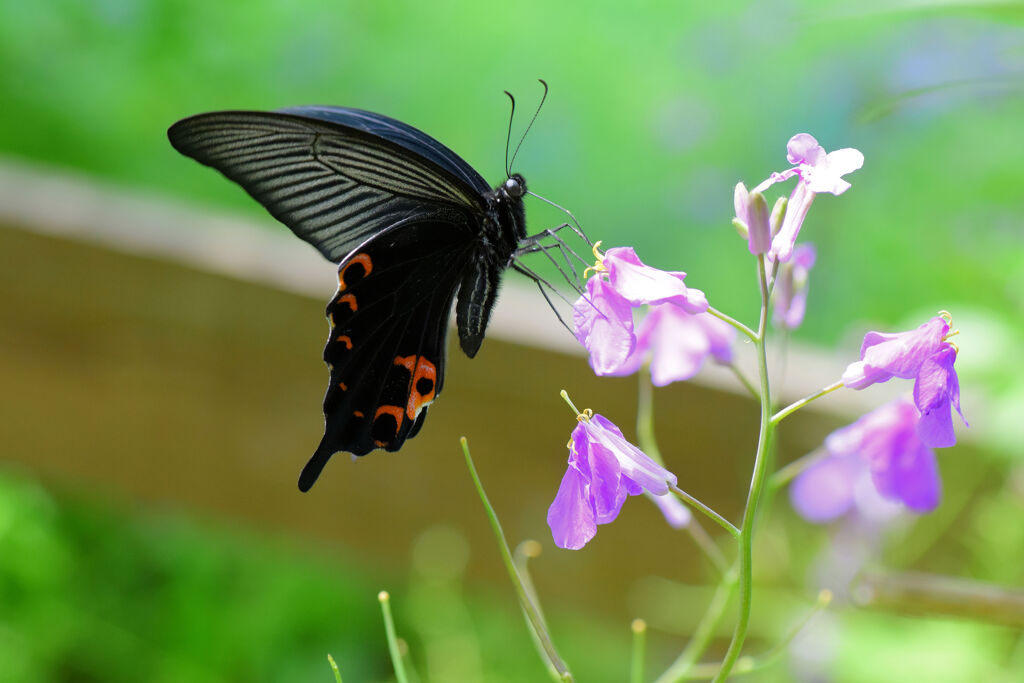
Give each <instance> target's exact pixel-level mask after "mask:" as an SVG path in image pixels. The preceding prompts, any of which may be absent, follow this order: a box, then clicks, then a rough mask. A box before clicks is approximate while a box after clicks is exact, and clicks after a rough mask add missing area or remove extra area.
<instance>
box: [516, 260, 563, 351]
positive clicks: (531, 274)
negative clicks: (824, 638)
mask: <svg viewBox="0 0 1024 683" xmlns="http://www.w3.org/2000/svg"><path fill="white" fill-rule="evenodd" d="M512 269H513V270H515V271H516V272H517V273H522V274H523V275H525V276H526V277H528V278H530V279H531V280H533V281H534V282H535V283H537V288H538V289H539V290H540V293H541V295H543V297H544V300H545V301H547V302H548V306H549V307H550V308H551V310H552V311H554V314H555V317H556V318H558V322H560V323H562V327H564V328H565V329H567V330H569V332H572V333H573V334H575V332H574V331H573V328H571V327H569V325H568V323H566V322H565V320H564V319H563V318H562V314H561V313H559V312H558V309H557V308H556V307H555V303H554V302H553V301H552V300H551V297H549V296H548V293H547V292H546V291H544V287H545V286H546V287H548V289H550V290H551V291H552V292H554V293H555V294H557V295H558V298H560V299H561V300H562V301H564V302H565V303H567V304H569V305H570V306H571V305H572V302H571V301H569V300H568V299H566V298H565V297H564V296H562V294H561V292H559V291H558V289H557V288H556V287H555V286H554V285H552V284H551V283H550V282H548V281H547V280H545V279H544V278H542V277H541V276H540V275H538V274H537V273H535V272H533V271H532V270H530V269H529V268H527V267H526V266H524V265H521V264H520V263H513V264H512Z"/></svg>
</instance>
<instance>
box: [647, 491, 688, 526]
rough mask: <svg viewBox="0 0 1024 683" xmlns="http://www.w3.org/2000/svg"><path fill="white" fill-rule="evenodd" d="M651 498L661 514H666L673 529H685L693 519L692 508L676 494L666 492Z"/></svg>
mask: <svg viewBox="0 0 1024 683" xmlns="http://www.w3.org/2000/svg"><path fill="white" fill-rule="evenodd" d="M650 498H651V500H653V501H654V504H655V505H657V506H658V509H659V510H661V514H662V515H664V516H665V521H666V522H668V525H669V526H670V527H672V528H673V529H683V528H685V527H686V526H687V525H688V524H689V523H690V520H692V519H693V513H692V512H690V508H688V507H686V506H685V505H684V504H683V501H681V500H679V499H678V498H676V497H675V496H672V495H669V494H665V495H664V496H651V497H650Z"/></svg>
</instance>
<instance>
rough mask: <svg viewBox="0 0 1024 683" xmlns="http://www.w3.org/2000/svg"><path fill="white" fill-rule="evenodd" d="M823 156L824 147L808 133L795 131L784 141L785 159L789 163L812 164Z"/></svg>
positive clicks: (819, 160) (822, 158)
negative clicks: (795, 132) (794, 133)
mask: <svg viewBox="0 0 1024 683" xmlns="http://www.w3.org/2000/svg"><path fill="white" fill-rule="evenodd" d="M825 156H826V155H825V149H824V148H823V147H822V146H821V145H819V144H818V141H817V140H815V139H814V136H813V135H810V134H809V133H797V134H796V135H794V136H793V137H791V138H790V139H789V142H787V143H786V160H787V161H789V163H791V164H798V165H802V164H807V165H809V166H814V165H815V164H818V163H821V162H822V161H823V160H824V159H825Z"/></svg>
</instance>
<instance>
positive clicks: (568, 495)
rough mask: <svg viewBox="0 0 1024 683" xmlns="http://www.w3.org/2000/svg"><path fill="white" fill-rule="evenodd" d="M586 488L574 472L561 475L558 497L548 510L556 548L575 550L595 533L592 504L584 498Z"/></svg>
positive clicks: (582, 479)
mask: <svg viewBox="0 0 1024 683" xmlns="http://www.w3.org/2000/svg"><path fill="white" fill-rule="evenodd" d="M588 488H589V487H588V485H587V482H586V480H585V479H584V477H583V475H581V474H580V473H579V471H577V470H576V469H575V468H573V467H570V468H569V469H567V470H566V471H565V476H563V477H562V483H561V485H560V486H559V487H558V494H557V495H555V500H554V502H553V503H551V507H550V508H548V526H549V527H551V536H552V538H554V541H555V545H557V546H558V547H559V548H566V549H567V550H579V549H580V548H582V547H583V546H585V545H586V544H587V542H588V541H590V539H592V538H593V537H594V535H595V534H596V533H597V522H596V521H595V513H594V504H593V501H592V500H591V499H590V497H589V496H588V495H587V490H588Z"/></svg>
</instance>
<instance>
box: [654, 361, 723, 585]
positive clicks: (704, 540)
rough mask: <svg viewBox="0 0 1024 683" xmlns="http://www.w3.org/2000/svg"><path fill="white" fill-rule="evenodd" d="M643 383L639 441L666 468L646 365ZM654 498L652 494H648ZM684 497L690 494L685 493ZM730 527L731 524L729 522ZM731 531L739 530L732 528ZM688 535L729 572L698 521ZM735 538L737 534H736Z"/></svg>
mask: <svg viewBox="0 0 1024 683" xmlns="http://www.w3.org/2000/svg"><path fill="white" fill-rule="evenodd" d="M639 378H640V379H639V382H638V388H637V400H636V437H637V441H638V444H637V445H639V446H640V450H642V451H643V452H644V453H646V454H647V455H648V456H650V458H651V459H652V460H654V461H655V462H656V463H658V464H659V465H661V466H662V467H664V466H665V461H664V459H663V458H662V457H661V449H659V448H658V440H657V438H656V437H655V436H654V385H653V384H652V383H651V373H650V372H649V366H648V365H647V364H646V363H645V364H644V367H642V368H641V369H640V372H639ZM647 495H648V497H651V494H647ZM683 495H684V496H687V497H692V496H689V494H687V493H685V492H683ZM693 500H695V501H696V504H697V505H701V506H704V504H703V503H701V502H700V501H698V500H697V499H696V498H694V499H693ZM704 509H705V510H707V511H709V512H710V513H711V514H714V515H717V513H715V512H714V511H713V510H710V508H707V506H704ZM727 523H728V522H727ZM729 526H730V527H732V528H733V529H735V528H736V527H733V526H732V525H731V524H729ZM686 531H687V532H688V533H689V534H690V536H691V537H692V538H693V541H694V543H696V544H697V547H698V548H700V549H701V551H702V552H703V553H704V554H705V555H707V557H708V559H709V560H710V561H711V562H712V564H714V565H715V567H716V568H717V569H718V571H719V572H720V573H721V572H725V570H726V569H728V565H727V564H726V560H725V557H724V556H723V555H722V551H721V550H719V548H718V546H717V545H715V543H714V541H712V540H711V538H710V537H709V536H708V534H707V532H706V531H704V527H702V526H701V525H700V524H698V523H697V520H696V519H693V520H691V521H690V523H689V524H687V525H686ZM734 535H735V534H734Z"/></svg>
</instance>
